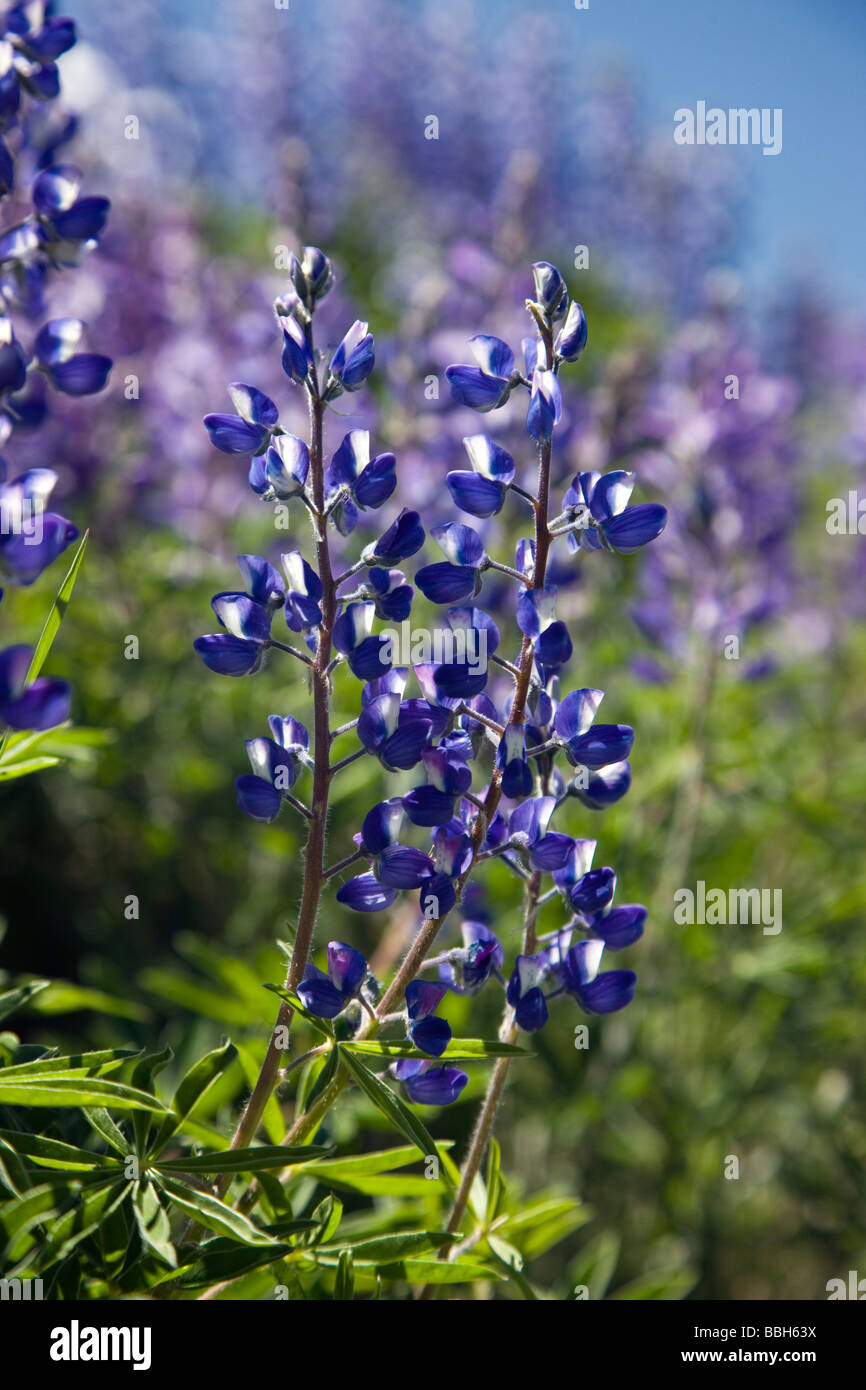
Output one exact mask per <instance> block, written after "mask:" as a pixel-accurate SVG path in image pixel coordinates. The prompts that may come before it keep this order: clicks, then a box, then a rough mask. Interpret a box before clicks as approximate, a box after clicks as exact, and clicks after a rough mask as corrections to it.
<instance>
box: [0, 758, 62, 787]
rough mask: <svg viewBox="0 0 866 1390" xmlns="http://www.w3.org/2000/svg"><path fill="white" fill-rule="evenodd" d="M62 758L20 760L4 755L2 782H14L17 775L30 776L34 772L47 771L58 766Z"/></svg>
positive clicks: (1, 770)
mask: <svg viewBox="0 0 866 1390" xmlns="http://www.w3.org/2000/svg"><path fill="white" fill-rule="evenodd" d="M59 762H60V758H49V757H40V758H22V759H21V761H20V762H15V761H14V759H10V758H6V757H4V758H3V760H2V762H0V782H12V781H14V780H15V778H16V777H29V776H31V774H32V773H34V772H46V771H47V770H48V768H49V767H57V765H58V763H59Z"/></svg>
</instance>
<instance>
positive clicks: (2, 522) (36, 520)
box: [0, 460, 78, 586]
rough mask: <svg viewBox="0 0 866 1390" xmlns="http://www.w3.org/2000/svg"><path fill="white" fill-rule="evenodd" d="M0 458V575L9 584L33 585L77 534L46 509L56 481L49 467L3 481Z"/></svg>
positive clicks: (73, 528) (72, 527)
mask: <svg viewBox="0 0 866 1390" xmlns="http://www.w3.org/2000/svg"><path fill="white" fill-rule="evenodd" d="M4 474H5V464H4V463H3V461H2V460H0V574H2V575H3V576H4V577H5V578H6V579H8V580H9V582H10V583H12V584H20V585H23V586H26V585H29V584H33V583H34V582H35V580H37V579H38V578H39V576H40V575H41V574H42V572H43V570H45V569H47V567H48V566H49V565H50V564H53V562H54V561H55V560H56V559H57V557H58V555H62V554H63V551H64V550H66V549H67V547H68V546H70V545H71V544H72V542H73V541H74V540H75V539H76V538H77V536H78V527H77V526H73V524H72V522H71V521H67V520H66V518H65V517H63V516H59V515H58V514H57V513H56V512H46V510H45V504H46V502H47V501H48V499H49V497H50V496H51V493H52V492H53V490H54V486H55V484H56V482H57V474H56V473H55V472H54V471H53V469H51V468H29V469H28V470H27V472H26V473H21V474H19V476H18V477H17V478H13V479H12V481H11V482H9V483H3V482H2V478H3V476H4Z"/></svg>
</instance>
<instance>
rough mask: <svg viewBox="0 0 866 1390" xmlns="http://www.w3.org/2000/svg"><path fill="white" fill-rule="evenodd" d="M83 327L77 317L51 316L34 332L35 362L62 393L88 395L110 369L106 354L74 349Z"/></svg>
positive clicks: (97, 386)
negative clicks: (54, 317) (53, 317)
mask: <svg viewBox="0 0 866 1390" xmlns="http://www.w3.org/2000/svg"><path fill="white" fill-rule="evenodd" d="M86 327H87V325H86V324H84V323H82V321H81V319H51V321H50V322H49V323H46V324H45V325H44V326H43V327H42V328H40V330H39V332H38V333H37V335H36V342H35V343H34V353H35V358H36V362H37V365H38V366H39V368H40V370H41V371H42V372H44V374H45V376H46V377H47V378H48V380H49V381H50V382H51V385H52V386H53V387H54V388H55V390H57V391H61V392H62V393H63V394H64V395H66V396H92V395H93V394H94V393H95V392H97V391H101V390H102V388H103V386H104V385H105V383H106V381H107V380H108V374H109V372H110V371H111V366H112V363H111V358H110V357H103V356H102V355H101V354H100V353H96V352H78V351H77V348H78V345H79V343H80V342H81V339H82V336H83V335H84V332H85V329H86Z"/></svg>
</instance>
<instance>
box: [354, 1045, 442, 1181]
mask: <svg viewBox="0 0 866 1390" xmlns="http://www.w3.org/2000/svg"><path fill="white" fill-rule="evenodd" d="M340 1050H341V1052H342V1055H343V1061H344V1062H345V1064H346V1067H347V1068H348V1070H349V1072H350V1074H351V1076H352V1077H353V1079H354V1080H355V1081H356V1082H357V1083H358V1085H359V1086H360V1088H361V1090H362V1091H363V1092H364V1094H365V1095H366V1096H368V1097H369V1099H370V1100H371V1101H372V1102H373V1104H374V1105H375V1106H376V1107H377V1109H379V1110H380V1111H381V1112H382V1114H383V1115H384V1116H385V1118H386V1119H388V1120H389V1121H390V1122H391V1124H392V1125H394V1126H395V1127H396V1128H397V1129H399V1130H400V1131H401V1133H403V1134H405V1135H406V1138H407V1139H411V1140H412V1143H413V1144H416V1145H417V1146H418V1149H419V1150H420V1152H421V1153H422V1154H423V1156H424V1157H425V1158H429V1157H434V1158H435V1157H437V1156H438V1155H437V1150H436V1144H435V1142H434V1140H433V1139H432V1138H431V1136H430V1133H429V1131H428V1130H427V1128H426V1127H425V1126H424V1125H423V1124H422V1123H421V1121H420V1120H419V1119H418V1116H417V1115H413V1113H412V1111H411V1110H410V1109H409V1107H408V1105H406V1104H404V1102H403V1101H402V1100H401V1099H400V1097H399V1096H397V1095H395V1094H394V1092H393V1091H392V1090H391V1089H390V1088H389V1087H388V1086H385V1085H384V1084H383V1083H382V1082H381V1081H380V1080H379V1078H378V1076H374V1074H373V1073H372V1072H371V1071H368V1069H367V1068H366V1067H365V1066H364V1063H363V1062H362V1061H361V1060H360V1058H358V1057H353V1056H352V1054H351V1053H350V1052H346V1051H345V1050H344V1049H342V1048H341V1049H340ZM441 1171H442V1173H443V1176H444V1178H445V1181H446V1182H447V1183H448V1184H449V1185H453V1179H452V1177H451V1175H450V1173H449V1172H448V1169H447V1167H446V1166H445V1165H444V1164H443V1165H442V1168H441Z"/></svg>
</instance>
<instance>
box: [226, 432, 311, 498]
mask: <svg viewBox="0 0 866 1390" xmlns="http://www.w3.org/2000/svg"><path fill="white" fill-rule="evenodd" d="M234 418H235V417H233V416H226V415H222V416H214V415H209V416H206V417H205V424H207V422H208V420H210V421H214V420H220V421H226V420H232V419H234ZM240 423H241V425H245V426H246V430H247V431H253V430H255V431H257V432H258V430H259V429H260V428H261V427H260V426H257V425H256V424H255V423H254V422H252V423H251V422H247V421H244V420H241V421H240ZM209 428H210V427H209ZM218 428H219V430H220V432H221V434H223V435H224V437H225V438H226V439H227V440H229V439H232V438H236V439H237V442H238V443H240V442H241V440H242V437H243V434H240V435H239V434H238V433H237V427H235V426H226V425H224V424H221V425H220V426H219V427H218ZM211 437H212V438H213V433H212V435H211ZM247 437H248V438H250V439H252V437H253V436H252V434H251V433H247ZM268 441H269V442H268ZM214 443H215V444H216V445H217V448H221V449H223V451H224V452H225V453H246V452H248V451H247V450H246V449H237V448H231V449H229V448H226V447H225V445H224V444H221V443H218V441H217V439H216V438H214ZM263 443H267V444H268V447H267V450H266V451H265V453H264V454H262V453H261V446H262V444H263ZM256 449H257V451H258V452H256V453H255V454H254V456H253V459H252V461H251V463H250V472H249V484H250V487H251V488H252V490H253V492H255V493H257V494H258V496H259V497H262V498H263V499H264V500H265V501H272V500H273V499H277V500H278V501H281V502H286V501H288V500H289V498H291V497H298V496H300V495H301V494H302V493H303V491H304V486H305V484H306V481H307V475H308V473H309V471H310V451H309V449H308V448H307V446H306V444H305V443H304V441H303V440H302V439H298V438H296V436H295V435H293V434H272V433H269V434H268V435H267V436H266V437H265V438H264V439H260V440H259V443H258V444H257V445H256Z"/></svg>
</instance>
